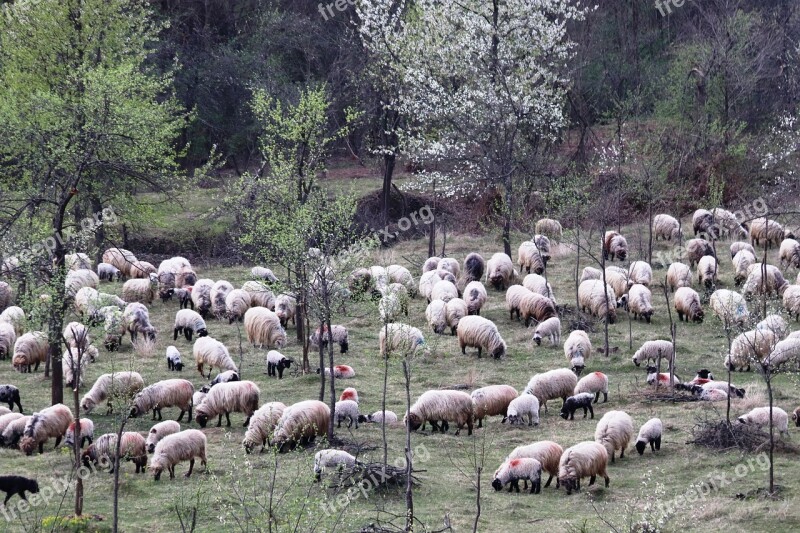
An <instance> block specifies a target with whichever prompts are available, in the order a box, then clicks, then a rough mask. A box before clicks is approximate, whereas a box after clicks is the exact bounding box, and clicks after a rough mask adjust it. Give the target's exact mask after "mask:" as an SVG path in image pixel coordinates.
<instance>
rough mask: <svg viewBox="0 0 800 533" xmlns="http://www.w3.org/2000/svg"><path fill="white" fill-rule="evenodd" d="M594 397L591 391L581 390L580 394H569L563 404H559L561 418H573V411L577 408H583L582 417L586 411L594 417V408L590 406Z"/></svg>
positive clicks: (584, 416)
mask: <svg viewBox="0 0 800 533" xmlns="http://www.w3.org/2000/svg"><path fill="white" fill-rule="evenodd" d="M593 399H594V394H592V393H591V392H581V393H580V394H575V395H573V396H570V397H569V398H567V399H566V400H565V401H564V405H562V406H561V418H563V419H564V420H575V411H577V410H578V409H581V408H582V409H583V418H586V412H587V411H588V412H589V413H590V414H591V415H592V416H591V418H594V409H593V408H592V400H593Z"/></svg>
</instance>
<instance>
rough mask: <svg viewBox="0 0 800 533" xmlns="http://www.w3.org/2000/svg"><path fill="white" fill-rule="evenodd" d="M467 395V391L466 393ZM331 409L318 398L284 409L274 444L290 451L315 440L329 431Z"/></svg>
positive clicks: (276, 429)
mask: <svg viewBox="0 0 800 533" xmlns="http://www.w3.org/2000/svg"><path fill="white" fill-rule="evenodd" d="M464 394H465V395H466V393H464ZM330 418H331V410H330V407H328V406H327V405H326V404H324V403H323V402H320V401H318V400H305V401H302V402H298V403H295V404H292V405H290V406H289V407H287V408H286V409H284V410H283V415H281V417H280V419H279V420H278V425H277V426H276V427H275V435H274V437H273V441H272V444H273V445H274V446H275V447H276V448H277V449H278V451H279V452H281V453H284V452H287V451H290V450H292V449H294V448H295V446H297V444H300V445H301V446H304V445H306V444H307V443H310V442H313V441H314V439H315V438H316V437H317V435H326V434H327V433H328V424H329V423H330Z"/></svg>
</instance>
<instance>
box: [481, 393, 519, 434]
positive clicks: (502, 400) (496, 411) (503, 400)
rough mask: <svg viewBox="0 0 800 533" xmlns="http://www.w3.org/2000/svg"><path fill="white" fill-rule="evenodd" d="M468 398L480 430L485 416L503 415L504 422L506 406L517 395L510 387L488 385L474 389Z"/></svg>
mask: <svg viewBox="0 0 800 533" xmlns="http://www.w3.org/2000/svg"><path fill="white" fill-rule="evenodd" d="M470 396H471V398H472V405H473V412H474V416H475V418H476V419H477V420H478V427H479V428H480V427H483V419H484V418H485V417H487V416H498V415H503V422H505V421H506V411H507V410H508V405H509V404H510V403H511V402H512V401H513V400H514V398H516V397H517V396H519V393H518V392H517V389H515V388H514V387H512V386H511V385H489V386H488V387H481V388H480V389H475V390H474V391H472V394H471V395H470Z"/></svg>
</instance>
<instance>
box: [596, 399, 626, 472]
mask: <svg viewBox="0 0 800 533" xmlns="http://www.w3.org/2000/svg"><path fill="white" fill-rule="evenodd" d="M632 438H633V419H632V418H631V417H630V415H628V413H626V412H625V411H609V412H607V413H606V414H604V415H603V418H601V419H600V422H598V423H597V429H595V431H594V440H595V442H597V443H599V444H602V445H603V446H604V447H605V449H606V451H607V452H608V455H610V456H611V462H612V463H613V462H614V461H615V459H614V452H616V450H619V458H620V459H622V458H623V457H625V449H626V448H627V447H628V443H629V442H630V441H631V439H632Z"/></svg>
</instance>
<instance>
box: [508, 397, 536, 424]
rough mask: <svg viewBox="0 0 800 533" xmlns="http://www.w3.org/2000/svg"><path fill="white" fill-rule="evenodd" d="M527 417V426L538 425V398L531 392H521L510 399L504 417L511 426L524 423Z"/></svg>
mask: <svg viewBox="0 0 800 533" xmlns="http://www.w3.org/2000/svg"><path fill="white" fill-rule="evenodd" d="M526 416H527V417H528V425H529V426H538V425H539V399H538V398H537V397H536V396H534V395H532V394H521V395H519V396H517V397H516V398H514V399H513V400H511V402H510V403H509V404H508V409H507V410H506V419H507V420H508V423H509V424H510V425H512V426H517V425H522V424H524V423H525V417H526Z"/></svg>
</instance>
